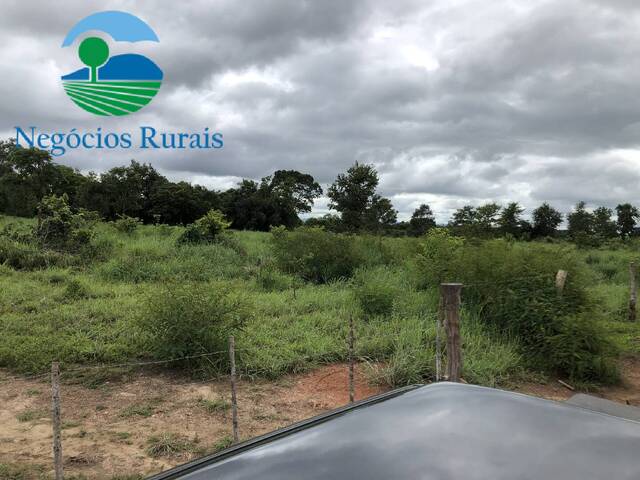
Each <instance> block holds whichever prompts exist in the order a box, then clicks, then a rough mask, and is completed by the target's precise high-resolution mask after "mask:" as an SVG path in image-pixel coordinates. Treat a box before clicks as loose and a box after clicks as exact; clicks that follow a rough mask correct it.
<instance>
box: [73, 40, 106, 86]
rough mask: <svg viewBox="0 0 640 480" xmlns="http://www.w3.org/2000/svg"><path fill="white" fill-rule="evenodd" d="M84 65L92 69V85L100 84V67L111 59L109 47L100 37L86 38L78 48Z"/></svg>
mask: <svg viewBox="0 0 640 480" xmlns="http://www.w3.org/2000/svg"><path fill="white" fill-rule="evenodd" d="M78 56H79V57H80V60H82V63H84V64H85V65H86V66H87V67H89V68H91V79H90V81H91V83H97V82H98V67H101V66H102V65H104V64H105V62H106V61H107V60H108V59H109V45H107V42H105V41H104V40H102V39H101V38H98V37H89V38H85V39H84V40H83V41H82V43H81V44H80V48H78Z"/></svg>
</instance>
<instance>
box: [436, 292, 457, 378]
mask: <svg viewBox="0 0 640 480" xmlns="http://www.w3.org/2000/svg"><path fill="white" fill-rule="evenodd" d="M461 291H462V284H461V283H443V284H441V285H440V294H441V296H442V305H443V310H444V326H445V331H446V333H447V377H448V379H449V381H450V382H459V381H460V377H461V375H462V345H461V341H460V293H461Z"/></svg>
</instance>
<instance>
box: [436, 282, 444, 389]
mask: <svg viewBox="0 0 640 480" xmlns="http://www.w3.org/2000/svg"><path fill="white" fill-rule="evenodd" d="M443 324H444V304H443V299H442V293H441V294H440V299H439V301H438V315H437V316H436V382H439V381H440V379H441V378H442V341H441V339H440V335H441V333H442V325H443Z"/></svg>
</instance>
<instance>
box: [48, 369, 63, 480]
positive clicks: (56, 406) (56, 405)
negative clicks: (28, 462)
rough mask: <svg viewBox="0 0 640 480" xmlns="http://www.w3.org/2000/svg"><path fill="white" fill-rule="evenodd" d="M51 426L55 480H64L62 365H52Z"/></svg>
mask: <svg viewBox="0 0 640 480" xmlns="http://www.w3.org/2000/svg"><path fill="white" fill-rule="evenodd" d="M51 425H52V427H53V465H54V470H55V480H63V478H64V473H63V470H62V436H61V429H62V426H61V421H60V364H59V363H58V362H53V363H52V364H51Z"/></svg>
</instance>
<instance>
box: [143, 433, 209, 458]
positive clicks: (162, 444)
mask: <svg viewBox="0 0 640 480" xmlns="http://www.w3.org/2000/svg"><path fill="white" fill-rule="evenodd" d="M198 443H199V442H198V440H197V438H196V439H194V440H191V439H189V438H187V437H185V436H183V435H178V434H177V433H171V432H169V433H163V434H161V435H157V436H156V435H154V436H152V437H150V438H149V440H147V445H148V446H147V454H148V455H149V456H150V457H153V458H159V457H179V456H182V455H185V454H190V453H194V452H196V451H197V450H198V446H197V445H198Z"/></svg>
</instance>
